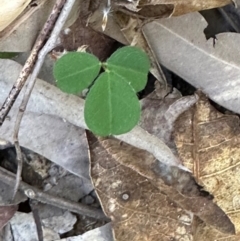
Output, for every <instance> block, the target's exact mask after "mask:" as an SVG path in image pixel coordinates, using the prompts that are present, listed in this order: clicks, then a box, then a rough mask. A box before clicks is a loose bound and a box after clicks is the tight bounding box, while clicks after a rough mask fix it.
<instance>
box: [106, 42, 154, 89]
mask: <svg viewBox="0 0 240 241" xmlns="http://www.w3.org/2000/svg"><path fill="white" fill-rule="evenodd" d="M106 68H107V69H108V70H109V71H112V72H114V73H115V74H116V75H119V76H121V78H122V79H123V80H124V81H126V82H127V83H129V84H131V85H132V87H133V88H134V89H135V91H136V92H139V91H140V90H142V89H144V87H145V86H146V84H147V75H148V71H149V69H150V61H149V59H148V56H147V54H146V53H145V52H143V51H142V50H141V49H139V48H137V47H129V46H128V47H123V48H121V49H118V50H117V51H116V52H115V53H113V54H112V55H111V57H110V58H109V59H108V60H107V63H106Z"/></svg>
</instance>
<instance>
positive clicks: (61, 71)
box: [53, 52, 101, 94]
mask: <svg viewBox="0 0 240 241" xmlns="http://www.w3.org/2000/svg"><path fill="white" fill-rule="evenodd" d="M100 68H101V62H99V60H98V59H97V58H96V57H95V56H93V55H91V54H88V53H82V52H72V53H67V54H65V55H63V56H62V57H61V58H60V59H59V60H58V61H57V62H56V64H55V66H54V69H53V74H54V77H55V79H56V80H57V86H58V87H59V88H60V89H61V90H62V91H64V92H67V93H70V94H77V93H80V92H81V91H83V90H84V89H86V88H87V87H88V86H89V85H90V84H91V83H92V82H93V80H94V79H95V78H96V77H97V76H98V74H99V71H100Z"/></svg>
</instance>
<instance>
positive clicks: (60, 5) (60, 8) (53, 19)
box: [13, 0, 75, 199]
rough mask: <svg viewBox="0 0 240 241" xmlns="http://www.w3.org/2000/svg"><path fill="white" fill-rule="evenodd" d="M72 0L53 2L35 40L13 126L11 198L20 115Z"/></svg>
mask: <svg viewBox="0 0 240 241" xmlns="http://www.w3.org/2000/svg"><path fill="white" fill-rule="evenodd" d="M65 2H66V3H65ZM74 2H75V0H67V1H66V0H58V1H57V2H56V3H55V5H54V7H53V10H52V12H51V14H50V16H49V18H48V20H47V22H46V23H45V25H44V27H43V30H42V32H41V33H40V35H39V40H37V42H36V45H35V47H34V49H33V51H32V52H33V53H34V52H36V53H37V55H36V57H38V60H37V62H36V65H35V66H34V63H32V65H31V67H34V69H33V72H32V74H31V76H30V78H29V81H28V85H27V88H26V90H25V94H24V98H23V100H22V103H21V106H20V108H19V112H18V115H17V119H16V124H15V128H14V144H15V148H16V152H17V160H18V171H17V176H16V185H15V188H14V192H13V199H14V196H15V194H16V192H17V189H18V184H19V182H20V179H21V172H22V153H21V149H20V145H19V142H18V132H19V127H20V124H21V121H22V117H23V114H24V111H25V109H26V106H27V103H28V101H29V98H30V95H31V92H32V90H33V87H34V84H35V81H36V78H37V75H38V73H39V71H40V69H41V67H42V64H43V62H44V59H45V56H46V55H47V54H48V53H49V52H50V51H51V50H52V49H53V48H54V47H55V45H56V41H57V37H58V35H59V33H60V31H61V29H62V27H63V25H64V23H65V22H66V20H67V17H68V15H69V13H70V11H71V9H72V6H73V4H74ZM59 14H60V15H59ZM58 17H59V18H58ZM53 27H54V28H53ZM52 29H53V30H52ZM45 33H48V34H50V33H51V35H50V37H49V39H48V41H47V42H46V44H45V45H44V46H43V47H42V49H41V50H40V51H38V52H37V49H38V46H39V44H38V42H41V43H42V44H43V43H44V41H46V38H48V36H46V35H45ZM41 36H43V38H41ZM35 48H36V50H35ZM21 73H22V72H21ZM20 75H21V74H20Z"/></svg>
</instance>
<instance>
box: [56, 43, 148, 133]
mask: <svg viewBox="0 0 240 241" xmlns="http://www.w3.org/2000/svg"><path fill="white" fill-rule="evenodd" d="M101 68H103V69H104V72H103V73H101V74H99V73H100V70H101ZM149 68H150V62H149V59H148V56H147V54H146V53H145V52H143V51H142V50H141V49H139V48H137V47H130V46H128V47H123V48H120V49H118V50H117V51H116V52H114V53H113V54H112V55H111V56H110V58H109V59H108V60H107V61H106V62H104V63H101V62H100V61H99V60H98V59H97V58H96V57H95V56H94V55H92V54H89V53H83V52H70V53H67V54H65V55H63V56H62V57H61V58H60V59H59V60H58V61H57V62H56V64H55V66H54V70H53V73H54V77H55V78H56V80H57V86H58V87H59V88H60V89H61V90H62V91H64V92H67V93H70V94H77V93H80V92H81V91H83V90H84V89H86V88H89V86H91V88H90V90H89V92H88V94H87V97H86V101H85V106H84V118H85V122H86V124H87V126H88V128H89V129H90V130H91V131H92V132H93V133H95V134H97V135H100V136H108V135H120V134H123V133H126V132H128V131H130V130H131V129H132V128H133V127H134V126H135V125H136V124H137V123H138V121H139V118H140V113H141V108H140V103H139V100H138V97H137V95H136V93H137V92H139V91H141V90H142V89H144V87H145V86H146V83H147V75H148V71H149Z"/></svg>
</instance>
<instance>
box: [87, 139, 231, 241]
mask: <svg viewBox="0 0 240 241" xmlns="http://www.w3.org/2000/svg"><path fill="white" fill-rule="evenodd" d="M101 144H102V146H103V147H104V148H105V149H106V150H107V152H108V153H110V155H109V154H107V153H106V151H104V149H102V148H101V147H99V146H98V147H95V148H94V147H93V146H91V144H90V148H91V149H90V153H91V156H92V158H91V159H92V164H91V166H92V169H91V175H92V181H93V184H94V186H95V188H96V190H97V192H98V195H99V198H100V199H101V202H102V205H103V208H104V210H105V213H106V215H107V216H109V217H110V218H111V219H112V221H113V223H114V224H113V227H114V228H115V232H116V234H115V236H116V237H117V239H116V240H129V238H131V239H133V238H134V237H135V236H136V237H138V238H139V237H140V236H141V237H144V235H145V239H143V238H142V239H137V238H136V239H133V240H156V241H157V240H159V241H160V240H165V239H163V237H164V236H165V235H166V234H165V233H163V232H165V231H164V230H165V229H162V231H161V233H159V234H158V239H154V238H155V237H154V235H153V234H154V233H155V234H157V233H156V227H157V226H156V222H158V225H163V226H164V225H166V226H168V227H171V229H172V228H173V230H171V229H170V230H168V231H167V232H166V233H171V235H173V236H172V237H175V238H176V237H177V236H176V235H177V234H176V233H174V230H178V229H177V227H179V226H178V225H179V223H178V221H177V219H172V221H171V222H172V223H171V222H170V223H171V225H170V224H169V220H168V217H172V215H173V213H177V212H178V210H179V209H181V210H182V209H184V210H187V211H190V212H192V213H194V214H195V215H197V216H198V217H200V218H201V219H202V220H204V221H205V222H207V223H208V224H209V225H211V226H213V227H215V228H217V229H219V230H221V231H222V232H224V233H234V226H233V225H232V223H231V222H230V220H229V219H228V217H227V215H225V213H224V212H223V211H222V210H221V209H220V208H219V207H218V206H217V205H216V204H214V203H213V202H212V200H211V196H210V195H209V194H208V193H207V192H205V191H201V188H200V187H199V186H198V185H197V184H196V183H195V181H194V179H193V178H192V177H191V174H190V173H188V172H185V171H183V170H181V169H178V168H177V167H169V166H165V165H163V164H161V163H160V162H159V161H158V160H156V159H155V158H154V157H153V156H152V155H150V154H149V153H147V152H146V151H143V150H139V149H136V148H134V147H132V146H130V145H127V144H123V143H122V144H119V141H117V140H115V139H105V140H103V141H101ZM100 154H101V155H103V156H102V157H100V156H97V155H100ZM137 180H139V181H137ZM111 183H113V184H114V185H110V184H111ZM145 185H146V187H144V186H145ZM141 188H142V189H143V190H141ZM145 188H146V190H145ZM156 188H157V189H156ZM149 190H150V193H148V192H149ZM156 190H158V191H156ZM159 190H161V192H162V193H164V194H165V195H167V196H164V198H163V197H162V196H161V195H162V194H161V193H160V192H159ZM152 193H156V194H155V195H154V198H151V197H152ZM125 194H126V195H125ZM125 197H126V198H127V200H123V199H124V198H125ZM149 198H150V200H149ZM157 198H159V200H158V201H157V202H156V199H157ZM162 199H163V200H164V199H166V200H168V199H170V200H174V201H175V202H176V204H177V205H178V208H177V206H175V211H173V210H172V209H171V208H170V210H169V203H165V204H164V203H163V201H160V200H162ZM159 203H161V205H160V206H159ZM170 203H172V202H170ZM174 205H175V204H174ZM138 207H140V209H138ZM170 207H171V206H170ZM180 207H181V208H180ZM159 209H160V210H159ZM139 212H140V214H144V215H145V216H146V217H147V219H146V220H145V221H144V220H142V221H139V222H140V223H139V222H137V220H138V218H140V217H138V218H137V217H136V215H137V214H139ZM158 212H159V213H158ZM155 213H157V216H161V219H162V220H163V217H164V216H165V217H166V219H165V220H164V221H163V223H160V221H159V219H157V218H156V217H155V216H154V214H155ZM164 213H165V214H164ZM129 217H132V218H131V219H129ZM174 217H175V216H174ZM123 218H124V220H125V219H126V220H125V221H124V222H123ZM157 220H158V221H157ZM128 222H129V223H128ZM131 223H135V224H134V226H133V227H130V226H131V225H130V224H131ZM169 225H170V226H169ZM181 225H182V224H181ZM128 227H129V228H130V230H128V229H129V228H128ZM141 230H143V231H144V233H142V231H141ZM146 230H148V231H147V232H146ZM181 230H184V231H183V234H184V236H185V237H190V236H189V235H190V233H189V231H188V228H187V227H184V228H183V227H182V228H181ZM124 232H126V235H127V234H128V232H130V233H129V237H128V236H124V238H118V237H121V233H124ZM138 233H139V235H140V236H137V234H138ZM163 234H164V235H163ZM151 235H153V236H152V237H151ZM174 235H175V236H174ZM126 237H128V239H126ZM151 238H152V239H151ZM169 238H170V237H169V236H168V239H166V240H171V239H169ZM177 240H179V239H177ZM183 240H188V239H183ZM190 240H192V239H190Z"/></svg>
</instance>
